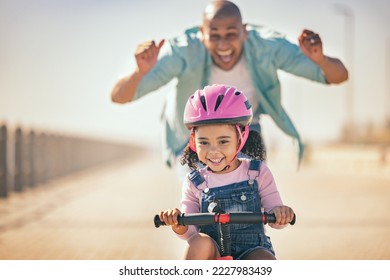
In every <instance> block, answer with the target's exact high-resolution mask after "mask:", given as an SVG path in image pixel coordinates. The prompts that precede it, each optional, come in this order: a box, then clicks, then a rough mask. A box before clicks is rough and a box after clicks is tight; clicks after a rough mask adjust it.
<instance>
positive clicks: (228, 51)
mask: <svg viewBox="0 0 390 280" xmlns="http://www.w3.org/2000/svg"><path fill="white" fill-rule="evenodd" d="M232 53H233V51H232V50H226V51H218V52H217V54H218V55H220V56H227V55H231V54H232Z"/></svg>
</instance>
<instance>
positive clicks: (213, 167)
mask: <svg viewBox="0 0 390 280" xmlns="http://www.w3.org/2000/svg"><path fill="white" fill-rule="evenodd" d="M251 120H252V109H251V105H250V104H249V101H248V100H247V98H246V96H245V95H244V94H243V93H242V92H240V91H238V90H237V89H235V88H234V87H228V86H224V85H212V86H206V87H205V88H204V89H202V90H197V91H196V92H195V93H194V94H193V95H192V96H190V97H189V99H188V101H187V104H186V107H185V111H184V124H185V125H186V126H187V128H188V129H190V131H191V135H190V141H189V143H188V145H187V147H186V148H185V150H184V152H183V155H182V159H181V162H182V164H183V165H184V164H187V165H188V166H189V167H190V168H191V169H192V171H191V172H190V173H189V174H188V176H187V179H186V180H185V182H184V184H183V196H182V207H181V211H180V210H179V209H177V208H175V209H168V210H166V211H162V212H161V213H160V219H161V220H162V221H164V222H165V223H166V224H167V225H171V226H172V229H173V231H174V232H175V233H176V234H177V235H178V236H179V237H180V238H182V239H185V240H187V242H188V246H187V250H186V255H185V258H186V259H206V260H207V259H217V258H218V257H220V250H219V246H218V244H217V241H216V240H217V238H218V234H217V232H216V228H215V226H214V225H213V226H210V225H207V226H200V227H195V226H181V225H178V222H177V217H178V215H180V214H181V212H183V213H195V212H207V211H208V208H209V204H211V203H213V205H214V204H215V203H216V202H217V203H218V205H219V207H220V208H221V209H222V210H223V211H225V212H227V213H229V212H242V211H246V212H261V208H264V210H265V211H267V212H270V213H274V214H275V216H276V223H275V224H270V226H271V227H273V228H283V227H285V226H286V225H287V224H288V223H289V222H291V220H292V219H293V216H294V212H293V210H292V209H291V208H290V207H288V206H284V205H283V203H282V200H281V198H280V195H279V192H278V190H277V188H276V184H275V181H274V179H273V177H272V174H271V172H270V170H269V169H268V167H267V166H266V165H265V164H264V162H263V161H264V159H265V151H264V147H263V142H262V139H261V137H260V135H259V134H258V133H257V132H255V131H251V132H249V125H250V122H251ZM240 152H241V153H242V154H245V155H246V158H245V159H244V158H238V157H237V155H238V154H239V153H240ZM231 239H232V246H231V251H232V256H233V258H234V259H275V252H274V250H273V248H272V244H271V241H270V238H269V237H268V236H266V235H265V230H264V226H263V225H262V224H255V225H234V224H232V225H231Z"/></svg>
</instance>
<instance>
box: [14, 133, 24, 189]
mask: <svg viewBox="0 0 390 280" xmlns="http://www.w3.org/2000/svg"><path fill="white" fill-rule="evenodd" d="M23 149H24V147H23V132H22V129H21V128H20V127H18V128H17V129H16V131H15V172H14V174H15V175H14V178H15V181H14V187H15V191H17V192H21V191H23V166H22V163H23V159H22V156H23Z"/></svg>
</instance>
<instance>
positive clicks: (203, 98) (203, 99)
mask: <svg viewBox="0 0 390 280" xmlns="http://www.w3.org/2000/svg"><path fill="white" fill-rule="evenodd" d="M200 103H202V107H203V109H204V110H205V111H206V112H207V105H206V98H205V97H204V96H203V95H202V96H201V97H200Z"/></svg>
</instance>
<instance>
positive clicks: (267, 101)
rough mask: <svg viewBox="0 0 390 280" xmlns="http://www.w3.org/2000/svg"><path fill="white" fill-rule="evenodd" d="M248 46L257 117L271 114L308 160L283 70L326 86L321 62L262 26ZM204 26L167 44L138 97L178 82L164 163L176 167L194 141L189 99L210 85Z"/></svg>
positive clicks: (168, 116) (251, 32) (168, 113)
mask: <svg viewBox="0 0 390 280" xmlns="http://www.w3.org/2000/svg"><path fill="white" fill-rule="evenodd" d="M247 31H248V38H247V40H246V41H245V43H244V48H243V55H244V56H245V58H246V60H247V63H248V67H249V69H248V70H249V73H250V76H251V78H252V82H253V86H254V88H255V89H256V94H257V99H258V100H259V110H258V111H257V112H256V114H268V115H269V116H270V117H271V118H272V119H273V120H274V122H275V123H276V125H277V126H278V127H279V128H280V129H281V130H282V131H284V132H285V133H286V134H287V135H290V136H292V137H293V138H295V139H296V140H297V141H298V146H299V149H298V155H299V159H301V158H302V154H303V144H302V142H301V139H300V137H299V134H298V132H297V130H296V128H295V127H294V125H293V123H292V121H291V120H290V118H289V116H288V115H287V113H286V111H285V110H284V109H283V107H282V104H281V93H280V81H279V78H278V75H277V70H278V69H281V70H284V71H286V72H289V73H292V74H294V75H296V76H301V77H305V78H307V79H310V80H313V81H317V82H320V83H326V80H325V77H324V74H323V72H322V70H321V69H320V68H319V66H318V65H317V64H315V63H314V62H312V61H311V60H310V59H309V58H308V57H306V56H305V55H304V54H303V53H302V52H301V50H300V49H299V47H298V46H297V45H295V44H292V43H291V42H289V41H288V40H286V39H285V38H284V36H282V35H281V34H279V33H277V32H275V31H272V30H270V29H268V28H265V27H262V26H254V25H248V26H247ZM199 35H200V33H199V28H198V27H194V28H191V29H188V30H186V31H185V33H184V34H183V35H181V36H178V37H175V38H173V39H171V40H169V43H168V44H167V43H165V46H164V48H163V49H162V50H161V52H160V56H159V60H158V62H157V64H156V65H155V66H154V68H153V69H152V70H151V71H150V72H149V73H148V74H147V75H146V76H145V77H144V78H143V79H142V81H141V83H140V85H139V87H138V89H137V92H136V95H135V97H134V99H138V98H140V97H142V96H144V95H146V94H147V93H150V92H152V91H154V90H156V89H158V88H159V87H161V86H163V85H165V84H167V83H168V82H170V81H171V80H172V79H174V78H177V85H176V91H172V92H170V93H169V94H168V96H167V99H166V103H165V106H164V112H163V114H162V122H163V126H164V129H163V133H164V137H165V147H164V159H165V160H166V163H167V164H168V165H169V166H171V164H172V163H174V161H175V160H176V158H177V156H178V155H179V154H180V153H181V152H182V151H183V149H184V147H185V146H186V144H187V142H188V136H189V131H188V130H187V129H186V127H185V126H184V125H183V113H184V108H185V104H186V102H187V99H188V97H189V96H190V95H191V94H193V93H194V92H195V91H196V90H197V89H200V88H203V87H204V86H206V85H208V82H209V79H210V69H211V66H212V63H213V62H212V58H211V55H210V54H209V52H208V51H207V49H206V48H205V46H204V45H203V43H202V42H201V41H200V37H199Z"/></svg>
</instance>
